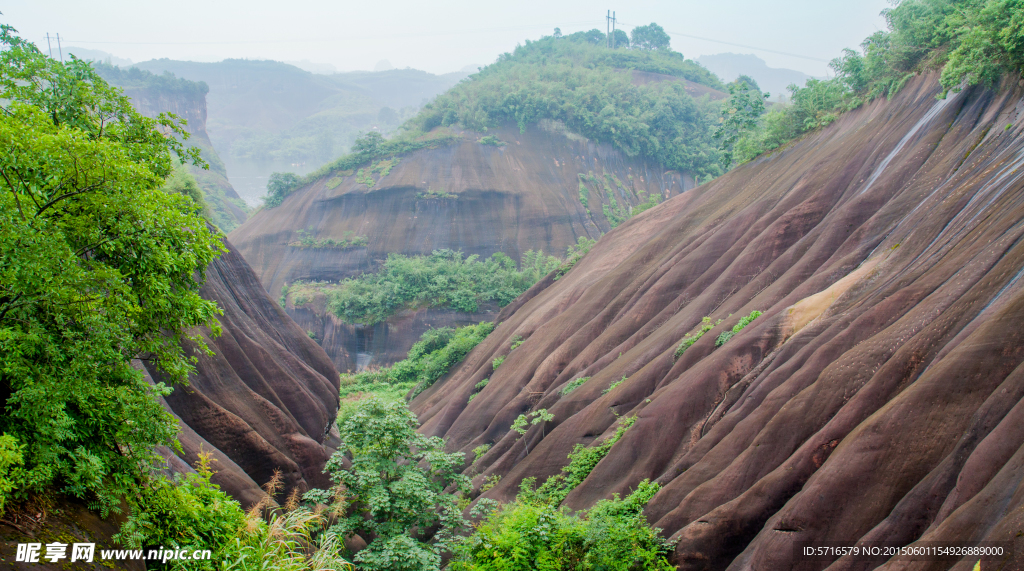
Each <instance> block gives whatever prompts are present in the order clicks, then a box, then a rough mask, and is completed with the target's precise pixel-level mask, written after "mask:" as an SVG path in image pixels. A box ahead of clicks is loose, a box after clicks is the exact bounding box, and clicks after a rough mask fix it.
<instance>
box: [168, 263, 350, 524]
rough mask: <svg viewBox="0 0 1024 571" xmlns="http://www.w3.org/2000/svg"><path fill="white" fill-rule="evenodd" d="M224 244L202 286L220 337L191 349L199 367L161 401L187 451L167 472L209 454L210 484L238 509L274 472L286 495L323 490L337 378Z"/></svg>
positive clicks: (254, 497) (313, 345) (255, 496)
mask: <svg viewBox="0 0 1024 571" xmlns="http://www.w3.org/2000/svg"><path fill="white" fill-rule="evenodd" d="M228 247H229V248H231V249H230V251H229V252H228V253H226V254H224V255H223V256H221V257H220V258H219V259H217V260H215V261H214V262H213V263H212V264H210V266H209V267H208V268H207V270H206V283H205V284H204V285H203V287H202V289H201V290H200V294H201V295H202V296H203V298H205V299H211V300H216V301H217V303H218V305H219V306H220V307H221V309H223V310H224V315H223V316H221V317H220V318H219V321H220V323H221V328H222V333H221V335H220V336H219V337H214V338H210V337H209V336H208V335H204V336H203V337H204V340H205V341H206V344H207V345H208V346H209V347H210V349H212V350H213V352H214V354H213V355H206V354H204V353H200V352H197V351H194V350H193V351H192V353H193V354H194V355H195V356H196V357H197V358H198V363H197V364H196V372H195V374H194V375H192V376H191V377H190V379H189V385H188V386H187V387H180V386H179V387H176V388H175V390H174V392H173V393H172V394H170V395H169V396H167V397H166V399H165V401H166V404H167V405H168V408H169V409H170V410H171V412H173V413H174V415H175V416H176V417H177V418H178V419H179V420H180V424H181V429H182V433H181V435H180V437H179V440H180V441H181V444H182V447H183V448H184V452H185V453H184V456H183V458H182V460H184V461H185V463H179V462H177V461H176V460H174V459H173V458H172V459H171V463H172V468H174V469H177V470H187V469H188V467H187V465H191V464H194V463H195V461H196V460H197V459H198V453H199V452H200V451H201V450H202V451H207V452H212V453H213V454H214V458H215V459H216V460H217V462H216V463H215V464H214V465H213V467H214V469H215V470H217V471H218V472H217V474H216V475H214V477H213V481H214V482H215V483H217V484H219V485H220V486H221V487H222V488H223V489H224V490H225V491H227V492H228V493H230V494H231V495H232V496H234V497H235V498H236V499H238V500H239V501H240V502H242V504H243V505H247V504H250V503H253V502H255V501H258V500H259V497H260V489H259V486H260V485H263V484H265V483H266V482H267V481H269V480H270V479H271V477H273V474H274V471H275V470H281V475H282V477H283V479H284V480H283V481H284V483H285V485H286V486H287V488H288V489H291V488H293V487H297V488H299V489H301V490H306V489H308V488H309V487H329V485H330V483H329V481H328V480H327V477H326V476H325V475H324V474H323V473H322V471H323V467H324V463H325V462H326V461H327V458H328V456H329V455H330V453H331V452H332V449H331V447H330V445H331V442H332V441H331V439H330V435H329V433H328V432H329V431H330V430H331V428H332V426H333V423H334V417H335V415H336V414H337V411H338V400H339V398H338V390H339V380H338V373H337V372H336V371H335V369H334V366H333V365H332V364H331V361H330V359H329V358H328V357H327V355H326V354H325V353H324V351H323V349H321V348H320V346H319V345H317V344H316V343H314V342H313V341H312V340H311V339H310V338H309V337H308V336H307V335H306V333H305V332H304V331H303V330H302V329H300V328H299V326H298V325H296V324H295V322H294V321H292V320H291V319H290V318H289V317H288V315H287V314H286V313H285V312H284V310H283V309H281V307H280V306H279V305H277V303H275V302H274V301H273V300H272V299H270V297H269V296H268V295H267V293H266V291H264V290H263V286H262V285H260V282H259V279H257V277H256V275H255V274H254V273H253V272H252V270H251V269H250V268H249V266H248V265H247V264H246V263H245V260H243V259H242V257H241V255H239V254H238V252H237V251H236V250H235V249H234V248H233V247H231V246H230V244H228ZM148 372H149V373H150V374H152V375H153V377H154V378H156V379H158V380H159V379H161V374H160V372H159V371H157V370H155V369H152V368H150V369H149V371H148ZM325 445H326V446H325Z"/></svg>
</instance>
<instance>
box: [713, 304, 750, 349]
mask: <svg viewBox="0 0 1024 571" xmlns="http://www.w3.org/2000/svg"><path fill="white" fill-rule="evenodd" d="M760 316H761V312H760V311H758V310H756V309H755V310H754V311H751V312H750V315H745V316H743V317H741V318H740V321H739V323H737V324H736V325H733V327H732V329H731V330H729V331H723V332H722V333H721V334H720V335H719V336H718V338H717V339H715V347H721V346H722V345H725V344H726V343H727V342H728V341H729V340H730V339H732V336H733V335H736V334H737V333H739V332H740V331H743V328H744V327H746V326H748V325H750V323H751V322H753V321H754V320H755V319H757V318H758V317H760Z"/></svg>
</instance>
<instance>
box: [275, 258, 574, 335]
mask: <svg viewBox="0 0 1024 571" xmlns="http://www.w3.org/2000/svg"><path fill="white" fill-rule="evenodd" d="M560 263H561V262H560V261H559V260H558V259H557V258H555V257H554V256H545V255H544V254H543V253H542V252H534V251H529V252H527V253H526V254H524V255H523V260H522V262H521V264H520V265H521V269H516V265H515V262H514V261H512V259H511V258H509V257H508V256H506V255H505V254H502V253H500V252H498V253H495V254H493V255H492V256H491V257H490V258H487V259H486V260H479V259H478V258H477V256H475V255H474V256H469V257H468V258H463V255H462V253H461V252H455V251H452V250H435V251H434V252H433V253H432V254H431V255H429V256H402V255H399V254H391V255H390V256H388V259H387V261H386V262H385V263H384V267H383V268H382V269H381V271H379V272H377V273H372V274H371V273H368V274H363V275H361V276H359V277H356V278H349V279H346V280H343V281H342V282H341V283H338V284H325V283H320V284H305V287H307V288H309V289H313V290H315V291H317V292H320V293H323V294H324V295H325V296H326V297H327V309H328V310H329V311H330V312H331V313H333V314H334V315H336V316H337V317H338V318H340V319H341V320H343V321H345V322H346V323H362V324H366V325H372V324H375V323H379V322H381V321H384V320H385V319H387V318H388V317H389V316H391V315H393V314H394V313H395V312H397V311H398V310H400V309H401V308H403V307H407V306H410V305H415V306H416V307H449V308H452V309H455V310H457V311H464V312H467V313H473V312H476V311H477V310H478V309H479V304H480V303H482V302H485V301H496V302H497V303H498V304H499V305H501V306H504V305H507V304H508V303H510V302H511V301H512V300H514V299H515V298H516V297H518V296H519V295H520V294H521V293H523V292H524V291H526V290H527V289H529V287H530V286H532V285H533V284H534V283H536V282H537V280H539V279H540V278H541V277H543V276H544V275H547V274H548V273H550V272H551V271H553V270H554V269H555V268H557V267H558V266H559V264H560ZM295 285H296V284H292V286H293V287H294V286H295Z"/></svg>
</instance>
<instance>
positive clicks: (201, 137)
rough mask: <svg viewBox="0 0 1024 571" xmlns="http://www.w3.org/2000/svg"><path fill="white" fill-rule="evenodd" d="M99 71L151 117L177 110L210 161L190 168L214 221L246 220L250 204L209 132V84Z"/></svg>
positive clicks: (226, 225)
mask: <svg viewBox="0 0 1024 571" xmlns="http://www.w3.org/2000/svg"><path fill="white" fill-rule="evenodd" d="M97 71H98V72H99V74H100V75H101V76H102V77H103V78H104V79H106V80H107V81H108V82H109V83H110V84H111V85H116V86H118V87H121V89H122V90H123V91H124V94H125V96H127V97H128V98H129V99H131V101H132V105H133V106H134V107H135V108H136V109H137V110H138V111H139V113H142V114H143V115H145V116H147V117H157V116H158V115H160V114H161V113H173V114H174V115H176V116H177V117H178V118H179V119H184V120H185V121H186V125H185V130H186V131H187V132H188V133H189V139H188V140H187V141H185V144H186V145H188V146H194V147H198V148H199V149H200V151H201V153H200V154H201V156H202V157H203V159H204V160H205V161H206V162H207V163H208V165H209V168H208V169H201V168H199V167H196V166H194V165H189V167H188V170H189V172H190V173H191V174H192V176H194V177H195V179H196V182H197V183H198V184H199V187H200V188H201V189H202V190H203V194H204V197H205V199H206V203H207V206H208V207H209V209H210V211H211V212H210V214H211V215H212V217H213V219H214V220H213V222H214V223H215V224H217V225H218V226H220V227H221V229H223V230H224V231H225V232H230V231H231V230H232V229H234V228H235V227H236V226H238V225H239V224H241V223H242V222H245V219H246V216H247V210H248V208H247V207H246V205H245V203H244V202H243V201H242V199H241V198H240V197H239V196H238V193H236V192H235V189H234V187H232V186H231V183H230V182H228V173H227V169H226V168H225V167H224V163H223V161H221V159H220V156H219V155H218V154H217V151H216V150H215V149H214V148H213V143H212V142H210V136H209V135H208V134H207V132H206V94H207V92H208V91H209V88H208V87H207V86H206V84H205V83H197V82H193V81H188V80H185V79H178V78H176V77H174V76H173V75H170V74H167V75H161V76H155V75H152V74H150V73H149V72H145V71H141V70H138V69H129V70H127V71H125V70H121V69H119V68H116V67H111V66H103V65H99V66H97Z"/></svg>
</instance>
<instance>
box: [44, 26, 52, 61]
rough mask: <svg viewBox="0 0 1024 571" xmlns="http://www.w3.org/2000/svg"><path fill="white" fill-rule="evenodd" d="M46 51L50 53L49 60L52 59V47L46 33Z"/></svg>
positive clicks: (48, 35)
mask: <svg viewBox="0 0 1024 571" xmlns="http://www.w3.org/2000/svg"><path fill="white" fill-rule="evenodd" d="M46 51H48V52H50V59H53V46H51V45H50V32H46Z"/></svg>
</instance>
